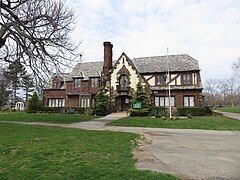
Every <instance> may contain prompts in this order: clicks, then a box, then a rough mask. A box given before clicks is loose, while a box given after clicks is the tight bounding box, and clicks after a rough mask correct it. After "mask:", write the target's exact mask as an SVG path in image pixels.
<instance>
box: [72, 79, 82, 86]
mask: <svg viewBox="0 0 240 180" xmlns="http://www.w3.org/2000/svg"><path fill="white" fill-rule="evenodd" d="M73 81H74V87H80V86H81V79H79V78H78V79H74V80H73Z"/></svg>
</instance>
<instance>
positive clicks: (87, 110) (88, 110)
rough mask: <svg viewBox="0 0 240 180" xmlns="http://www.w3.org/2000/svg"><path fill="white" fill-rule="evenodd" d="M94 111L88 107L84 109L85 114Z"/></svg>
mask: <svg viewBox="0 0 240 180" xmlns="http://www.w3.org/2000/svg"><path fill="white" fill-rule="evenodd" d="M92 113H93V110H92V109H91V108H86V109H85V110H84V114H85V115H92Z"/></svg>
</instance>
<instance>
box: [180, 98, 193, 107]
mask: <svg viewBox="0 0 240 180" xmlns="http://www.w3.org/2000/svg"><path fill="white" fill-rule="evenodd" d="M183 106H184V107H194V106H195V96H183Z"/></svg>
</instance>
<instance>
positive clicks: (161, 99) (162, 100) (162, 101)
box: [160, 97, 164, 106]
mask: <svg viewBox="0 0 240 180" xmlns="http://www.w3.org/2000/svg"><path fill="white" fill-rule="evenodd" d="M160 106H164V97H160Z"/></svg>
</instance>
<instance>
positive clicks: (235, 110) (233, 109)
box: [217, 106, 240, 113]
mask: <svg viewBox="0 0 240 180" xmlns="http://www.w3.org/2000/svg"><path fill="white" fill-rule="evenodd" d="M217 110H219V111H222V112H232V113H240V106H237V107H221V108H217Z"/></svg>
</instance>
